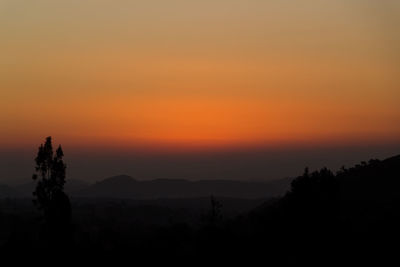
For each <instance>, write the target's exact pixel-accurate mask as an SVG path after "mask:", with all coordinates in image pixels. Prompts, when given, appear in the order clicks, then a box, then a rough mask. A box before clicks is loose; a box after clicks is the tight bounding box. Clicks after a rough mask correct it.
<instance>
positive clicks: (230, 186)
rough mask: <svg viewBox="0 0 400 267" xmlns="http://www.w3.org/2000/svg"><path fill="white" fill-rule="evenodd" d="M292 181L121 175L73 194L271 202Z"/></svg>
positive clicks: (282, 192) (81, 195) (281, 193)
mask: <svg viewBox="0 0 400 267" xmlns="http://www.w3.org/2000/svg"><path fill="white" fill-rule="evenodd" d="M289 184H290V179H282V180H276V181H272V182H265V183H262V182H243V181H229V180H203V181H188V180H181V179H157V180H151V181H137V180H135V179H133V178H132V177H130V176H126V175H121V176H114V177H111V178H107V179H104V180H103V181H100V182H97V183H95V184H93V185H91V186H88V187H87V188H84V189H82V190H80V191H76V192H74V194H73V195H74V196H79V197H96V198H133V199H149V198H197V197H208V196H210V195H216V196H221V197H232V198H268V197H276V196H279V195H283V194H284V192H285V191H286V190H287V189H288V188H289Z"/></svg>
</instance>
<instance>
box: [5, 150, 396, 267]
mask: <svg viewBox="0 0 400 267" xmlns="http://www.w3.org/2000/svg"><path fill="white" fill-rule="evenodd" d="M285 182H288V180H285ZM280 184H281V181H278V182H277V185H276V186H277V188H279V186H280ZM268 185H269V183H245V182H233V181H215V180H211V181H195V182H190V181H186V180H153V181H138V180H135V179H133V178H131V177H129V176H116V177H111V178H108V179H105V180H103V181H101V182H98V183H96V184H94V185H91V186H89V187H86V188H84V189H82V190H81V191H80V192H81V193H82V195H84V194H86V195H87V196H90V197H89V198H74V199H73V201H72V221H73V224H74V231H73V240H74V241H73V242H74V244H73V246H70V247H68V248H67V249H68V253H69V255H73V256H87V257H89V258H90V260H91V261H93V260H99V261H101V260H102V259H103V257H110V258H111V259H113V262H114V261H116V260H122V259H125V260H132V258H134V259H135V262H137V261H139V260H146V262H147V263H148V262H149V261H152V260H157V259H162V260H163V261H165V260H167V259H168V260H174V261H183V262H185V263H186V264H188V263H189V265H193V264H194V263H199V264H203V265H205V264H207V263H210V262H212V263H214V262H216V261H220V260H221V261H223V262H224V264H229V263H231V262H234V263H238V262H241V263H245V264H244V265H246V264H247V265H249V266H252V265H255V263H257V264H260V263H262V264H263V265H278V266H281V265H295V266H297V265H301V266H304V265H306V266H310V265H317V266H327V265H328V266H329V265H332V266H338V265H340V264H343V263H346V264H350V265H355V266H360V265H365V264H367V263H368V264H374V265H377V266H387V265H389V263H390V265H394V266H396V265H398V264H399V262H398V256H397V255H398V245H397V243H398V240H399V239H400V228H399V225H400V187H399V186H400V156H396V157H392V158H389V159H386V160H382V161H380V160H370V161H369V162H362V163H360V164H358V165H356V166H354V167H351V168H342V169H341V170H339V171H338V172H336V173H334V172H332V171H331V170H329V169H327V168H322V169H320V170H317V171H313V172H310V171H308V169H306V170H305V172H304V173H303V175H300V176H299V177H297V178H295V179H294V180H293V181H292V182H291V185H290V188H289V190H288V191H287V192H286V194H284V195H283V196H281V197H276V198H268V197H265V196H266V195H263V196H264V197H265V198H264V199H265V200H263V199H238V198H224V197H216V198H209V197H205V198H204V197H200V198H193V197H191V198H182V196H184V195H185V194H186V195H189V196H193V195H195V194H199V192H200V193H204V194H206V195H207V196H209V195H210V194H214V195H218V194H228V193H229V194H239V193H240V194H244V193H243V192H246V194H248V193H247V192H249V191H251V190H254V192H256V194H262V192H267V193H268V192H270V191H267V190H271V187H267V186H268ZM286 185H287V184H286ZM257 186H258V187H259V188H257V190H256V187H257ZM264 186H265V187H264ZM239 189H240V190H239ZM254 192H252V193H253V194H254ZM118 194H120V196H121V197H122V198H125V199H118V198H116V197H114V196H118ZM165 194H167V195H166V197H168V199H166V198H159V199H156V198H157V197H159V196H161V195H165ZM99 195H102V196H103V197H104V198H103V197H102V198H94V197H93V196H99ZM150 195H151V196H152V197H153V198H155V199H146V198H147V197H148V196H150ZM133 197H134V198H136V197H137V198H142V199H132V198H133ZM0 209H1V211H2V212H0V218H1V220H0V225H1V227H0V241H1V242H0V249H1V251H4V252H5V253H8V254H9V255H11V253H12V252H17V253H20V252H21V251H24V252H25V253H28V252H32V253H39V252H40V251H42V250H43V248H46V246H48V245H47V244H46V243H45V242H44V241H43V240H42V239H41V238H40V229H41V228H40V226H41V224H40V222H39V221H38V220H37V214H38V213H37V211H32V203H31V202H30V201H29V200H28V199H15V200H13V199H2V200H1V201H0ZM37 244H39V246H38V245H37ZM155 255H156V256H157V257H155ZM192 263H193V264H192Z"/></svg>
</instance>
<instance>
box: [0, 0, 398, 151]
mask: <svg viewBox="0 0 400 267" xmlns="http://www.w3.org/2000/svg"><path fill="white" fill-rule="evenodd" d="M132 2H135V3H131V2H130V1H122V0H114V1H100V0H96V1H94V0H87V1H78V0H74V1H51V0H40V1H28V0H26V1H15V0H13V1H11V0H8V1H7V0H6V1H1V2H0V36H1V42H0V125H1V128H0V138H1V139H0V146H2V147H7V146H15V145H25V144H32V143H33V144H36V143H38V142H41V141H42V140H43V138H44V137H45V136H48V135H52V136H55V137H57V140H58V141H59V142H61V143H63V144H68V145H76V146H79V145H82V144H84V145H87V146H96V145H107V146H111V147H112V146H119V145H121V144H126V145H128V146H129V145H132V146H135V145H136V146H138V145H139V146H142V145H143V146H145V147H146V146H147V147H149V148H150V147H156V146H160V145H168V146H172V147H178V146H179V147H218V146H228V147H229V146H241V145H257V144H267V145H268V144H269V145H270V144H282V145H285V144H296V143H301V142H313V143H330V144H335V143H343V142H346V143H352V142H353V143H356V142H359V141H368V142H392V141H395V142H398V141H400V105H399V103H400V53H399V50H398V47H400V18H399V16H398V14H399V13H400V4H399V2H398V1H391V0H383V1H382V0H380V1H378V0H373V1H361V0H346V1H345V0H338V1H322V0H321V1H311V0H306V1H302V4H301V5H296V6H294V5H292V4H291V3H292V2H291V1H277V0H276V1H256V0H247V1H228V0H222V1H221V0H217V1H211V0H206V1H177V0H174V1H162V0H153V1H143V3H140V2H138V1H132ZM167 2H168V3H167Z"/></svg>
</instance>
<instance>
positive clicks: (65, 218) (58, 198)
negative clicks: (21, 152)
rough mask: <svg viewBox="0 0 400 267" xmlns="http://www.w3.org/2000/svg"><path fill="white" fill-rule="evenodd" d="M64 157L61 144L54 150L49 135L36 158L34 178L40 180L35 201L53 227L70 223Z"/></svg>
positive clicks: (46, 220)
mask: <svg viewBox="0 0 400 267" xmlns="http://www.w3.org/2000/svg"><path fill="white" fill-rule="evenodd" d="M63 157H64V153H63V150H62V148H61V145H60V146H59V147H58V148H57V150H56V151H55V153H54V152H53V146H52V142H51V137H50V136H49V137H47V138H46V141H45V143H44V144H41V145H40V147H39V150H38V153H37V157H36V158H35V162H36V173H35V174H33V176H32V178H33V180H35V181H36V180H37V181H38V182H37V185H36V189H35V191H34V192H33V195H34V197H35V198H34V200H33V202H34V204H35V205H36V206H37V207H38V208H39V209H40V210H43V213H44V219H45V222H46V223H47V224H48V225H49V226H51V227H58V226H61V224H63V225H68V224H69V221H70V217H71V205H70V201H69V198H68V196H67V195H66V194H65V193H64V184H65V177H66V175H65V172H66V165H65V163H64V161H63Z"/></svg>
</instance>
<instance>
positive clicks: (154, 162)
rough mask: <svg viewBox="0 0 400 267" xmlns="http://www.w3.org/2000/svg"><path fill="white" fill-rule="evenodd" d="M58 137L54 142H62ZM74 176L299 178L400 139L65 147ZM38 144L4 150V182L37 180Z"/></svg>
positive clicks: (0, 167) (388, 148) (376, 153)
mask: <svg viewBox="0 0 400 267" xmlns="http://www.w3.org/2000/svg"><path fill="white" fill-rule="evenodd" d="M57 140H58V139H57V138H56V139H55V141H54V145H58V141H57ZM63 149H64V153H65V161H66V163H67V181H68V179H80V180H83V181H86V182H95V181H99V180H102V179H104V178H107V177H111V176H115V175H121V174H126V175H130V176H132V177H134V178H136V179H138V180H150V179H159V178H169V179H188V180H202V179H205V180H207V179H230V180H245V181H246V180H247V181H269V180H275V179H281V178H287V177H296V176H298V175H300V174H302V173H303V170H304V168H305V167H309V168H310V169H311V170H315V169H318V168H322V167H328V168H331V169H332V170H333V171H336V170H338V169H339V168H340V167H341V166H347V167H350V166H352V165H354V164H357V163H360V162H361V161H368V160H370V159H375V158H376V159H381V160H382V159H385V158H387V157H391V156H395V155H399V154H400V144H388V145H379V144H371V143H369V144H364V145H358V146H354V145H353V146H346V145H342V146H327V145H326V146H297V147H294V146H291V147H286V148H281V147H275V148H274V147H270V148H267V147H264V148H263V147H259V148H253V149H248V148H247V149H243V148H242V149H238V148H237V149H231V150H214V151H211V152H210V151H202V152H191V153H189V152H186V151H180V152H179V151H177V152H176V153H170V152H169V151H158V152H155V151H148V152H147V153H144V152H143V151H140V150H136V151H135V150H130V149H127V148H126V149H125V150H124V151H122V152H121V150H115V149H114V150H110V149H109V148H108V149H105V148H101V149H99V148H81V149H80V150H79V149H76V148H75V149H72V148H69V147H68V146H63ZM36 153H37V147H34V146H31V147H30V148H29V147H27V148H25V149H21V150H7V151H6V150H4V149H3V150H0V184H1V183H7V184H13V185H15V184H22V183H28V182H30V181H31V175H32V173H33V172H34V158H35V156H36Z"/></svg>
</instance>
